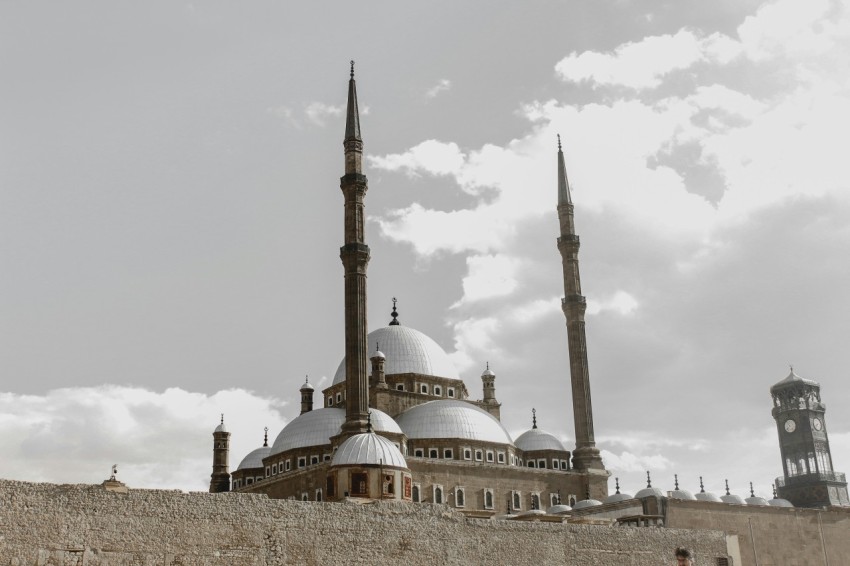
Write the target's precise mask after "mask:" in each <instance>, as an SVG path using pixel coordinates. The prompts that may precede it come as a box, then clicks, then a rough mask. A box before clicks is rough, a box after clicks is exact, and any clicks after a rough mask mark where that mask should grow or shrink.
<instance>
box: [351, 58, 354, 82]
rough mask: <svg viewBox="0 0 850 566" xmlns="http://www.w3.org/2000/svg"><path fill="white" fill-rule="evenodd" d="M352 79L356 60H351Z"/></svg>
mask: <svg viewBox="0 0 850 566" xmlns="http://www.w3.org/2000/svg"><path fill="white" fill-rule="evenodd" d="M351 78H352V79H353V78H354V59H352V60H351Z"/></svg>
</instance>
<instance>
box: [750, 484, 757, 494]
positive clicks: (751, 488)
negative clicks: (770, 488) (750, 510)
mask: <svg viewBox="0 0 850 566" xmlns="http://www.w3.org/2000/svg"><path fill="white" fill-rule="evenodd" d="M755 496H756V494H755V492H754V491H753V482H750V497H755Z"/></svg>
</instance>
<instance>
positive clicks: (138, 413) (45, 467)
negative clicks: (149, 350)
mask: <svg viewBox="0 0 850 566" xmlns="http://www.w3.org/2000/svg"><path fill="white" fill-rule="evenodd" d="M282 406H283V402H282V401H280V400H278V399H266V398H260V397H258V396H256V395H254V394H253V393H251V392H249V391H245V390H241V389H231V390H226V391H219V392H218V393H215V394H214V395H205V394H201V393H192V392H188V391H184V390H182V389H178V388H170V389H166V390H165V391H163V392H154V391H149V390H146V389H142V388H138V387H123V386H107V385H104V386H100V387H78V388H65V389H55V390H52V391H48V392H47V393H46V394H44V395H17V394H13V393H0V427H2V428H3V431H4V434H3V436H2V438H0V452H2V453H3V458H2V459H0V477H4V478H10V479H21V480H29V481H49V482H56V483H65V482H80V483H98V482H100V481H102V480H104V479H106V478H107V477H108V476H109V472H110V468H111V466H112V464H117V465H118V470H119V474H118V477H119V479H120V480H122V481H124V482H125V483H127V484H128V485H129V486H130V487H137V488H141V487H146V488H154V487H168V488H175V487H177V488H182V489H184V490H202V491H203V490H206V489H207V488H208V487H209V473H210V472H211V462H212V431H213V429H214V428H215V427H216V425H218V422H219V413H224V414H225V425H226V426H227V427H228V431H229V432H230V433H231V435H232V436H231V443H230V450H231V469H235V467H236V466H237V465H238V464H239V459H240V458H242V456H244V455H245V454H247V453H248V452H249V451H250V450H253V449H254V448H256V447H257V446H260V445H262V440H263V427H264V426H268V427H269V430H270V436H271V439H270V442H271V441H273V440H274V438H275V435H276V434H277V432H278V431H279V430H280V429H281V428H282V427H283V424H284V421H283V419H282V418H281V416H280V413H279V409H280V408H281V407H282Z"/></svg>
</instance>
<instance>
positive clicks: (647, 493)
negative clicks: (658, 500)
mask: <svg viewBox="0 0 850 566" xmlns="http://www.w3.org/2000/svg"><path fill="white" fill-rule="evenodd" d="M644 497H666V496H665V495H664V492H663V491H661V490H660V489H658V488H657V487H645V488H643V489H642V490H640V491H639V492H637V493H635V499H643V498H644Z"/></svg>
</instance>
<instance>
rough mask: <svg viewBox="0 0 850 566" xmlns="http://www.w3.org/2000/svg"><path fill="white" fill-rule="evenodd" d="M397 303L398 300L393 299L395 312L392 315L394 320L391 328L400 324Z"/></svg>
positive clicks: (391, 322)
mask: <svg viewBox="0 0 850 566" xmlns="http://www.w3.org/2000/svg"><path fill="white" fill-rule="evenodd" d="M396 302H397V300H396V298H395V297H393V312H391V313H390V315H391V316H392V317H393V319H392V320H391V321H390V326H398V325H399V324H400V323H399V321H398V310H397V309H396Z"/></svg>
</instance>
